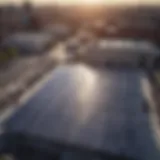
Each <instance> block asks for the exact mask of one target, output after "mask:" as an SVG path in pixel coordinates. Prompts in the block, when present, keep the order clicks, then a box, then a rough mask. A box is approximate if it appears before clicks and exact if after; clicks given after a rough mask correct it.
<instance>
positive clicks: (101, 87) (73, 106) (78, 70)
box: [5, 64, 160, 160]
mask: <svg viewBox="0 0 160 160" xmlns="http://www.w3.org/2000/svg"><path fill="white" fill-rule="evenodd" d="M52 74H53V75H52V76H51V78H50V79H49V80H48V82H47V83H46V84H45V86H44V87H42V89H41V90H40V91H39V92H38V93H37V94H36V95H35V96H33V97H32V98H31V99H30V100H29V101H27V103H26V104H25V105H24V106H23V107H22V108H21V109H20V110H19V111H18V112H17V113H16V114H15V115H13V116H12V118H11V119H10V120H8V121H7V122H6V124H5V127H6V131H8V132H9V133H13V132H14V133H15V132H17V133H27V134H29V135H37V136H43V137H45V138H49V139H50V140H59V141H63V142H67V143H68V144H76V145H78V146H85V147H88V148H90V149H97V150H102V151H105V152H111V153H114V154H124V155H126V156H129V157H131V158H135V159H136V160H151V159H154V160H159V159H160V152H159V149H158V147H157V144H156V139H155V137H154V133H153V130H152V127H151V123H150V119H149V116H148V114H147V113H145V112H143V109H142V108H143V103H144V96H143V90H142V86H141V85H142V84H141V82H142V81H141V80H142V79H144V78H145V74H144V73H143V71H142V70H138V69H133V68H132V69H129V68H128V69H125V68H110V69H106V68H94V67H91V66H87V65H84V64H72V65H65V66H61V67H58V68H57V69H55V70H54V71H53V73H52Z"/></svg>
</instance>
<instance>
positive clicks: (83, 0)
mask: <svg viewBox="0 0 160 160" xmlns="http://www.w3.org/2000/svg"><path fill="white" fill-rule="evenodd" d="M24 1H26V0H0V4H7V3H14V4H20V3H22V2H24ZM28 1H30V2H32V3H33V4H35V5H43V4H54V3H58V4H64V5H67V4H109V5H112V4H124V3H125V4H160V0H28Z"/></svg>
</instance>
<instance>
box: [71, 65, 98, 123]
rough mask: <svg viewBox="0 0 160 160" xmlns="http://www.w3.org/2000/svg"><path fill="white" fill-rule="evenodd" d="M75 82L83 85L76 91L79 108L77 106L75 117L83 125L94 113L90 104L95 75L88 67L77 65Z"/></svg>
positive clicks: (95, 80)
mask: <svg viewBox="0 0 160 160" xmlns="http://www.w3.org/2000/svg"><path fill="white" fill-rule="evenodd" d="M75 72H76V74H75V77H74V78H75V80H76V81H77V82H78V84H79V83H83V85H81V87H78V86H77V87H78V90H76V92H77V95H78V101H79V103H80V106H77V107H76V109H77V115H78V117H77V118H78V119H79V122H80V123H85V122H86V121H87V120H88V119H89V118H90V117H91V115H92V114H93V113H94V112H95V108H94V105H91V104H92V103H91V102H90V101H91V100H92V99H91V96H92V97H94V96H93V95H94V93H95V92H96V85H97V75H96V74H95V72H94V71H93V70H91V69H90V68H88V67H85V66H81V65H79V66H78V68H76V70H75Z"/></svg>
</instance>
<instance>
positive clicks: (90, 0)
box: [57, 0, 108, 5]
mask: <svg viewBox="0 0 160 160" xmlns="http://www.w3.org/2000/svg"><path fill="white" fill-rule="evenodd" d="M107 1H108V0H107ZM57 2H59V3H60V4H84V5H85V4H86V5H87V4H89V5H90V4H103V3H105V2H106V0H57Z"/></svg>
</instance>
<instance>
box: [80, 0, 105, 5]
mask: <svg viewBox="0 0 160 160" xmlns="http://www.w3.org/2000/svg"><path fill="white" fill-rule="evenodd" d="M103 2H104V0H81V3H82V4H103Z"/></svg>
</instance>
